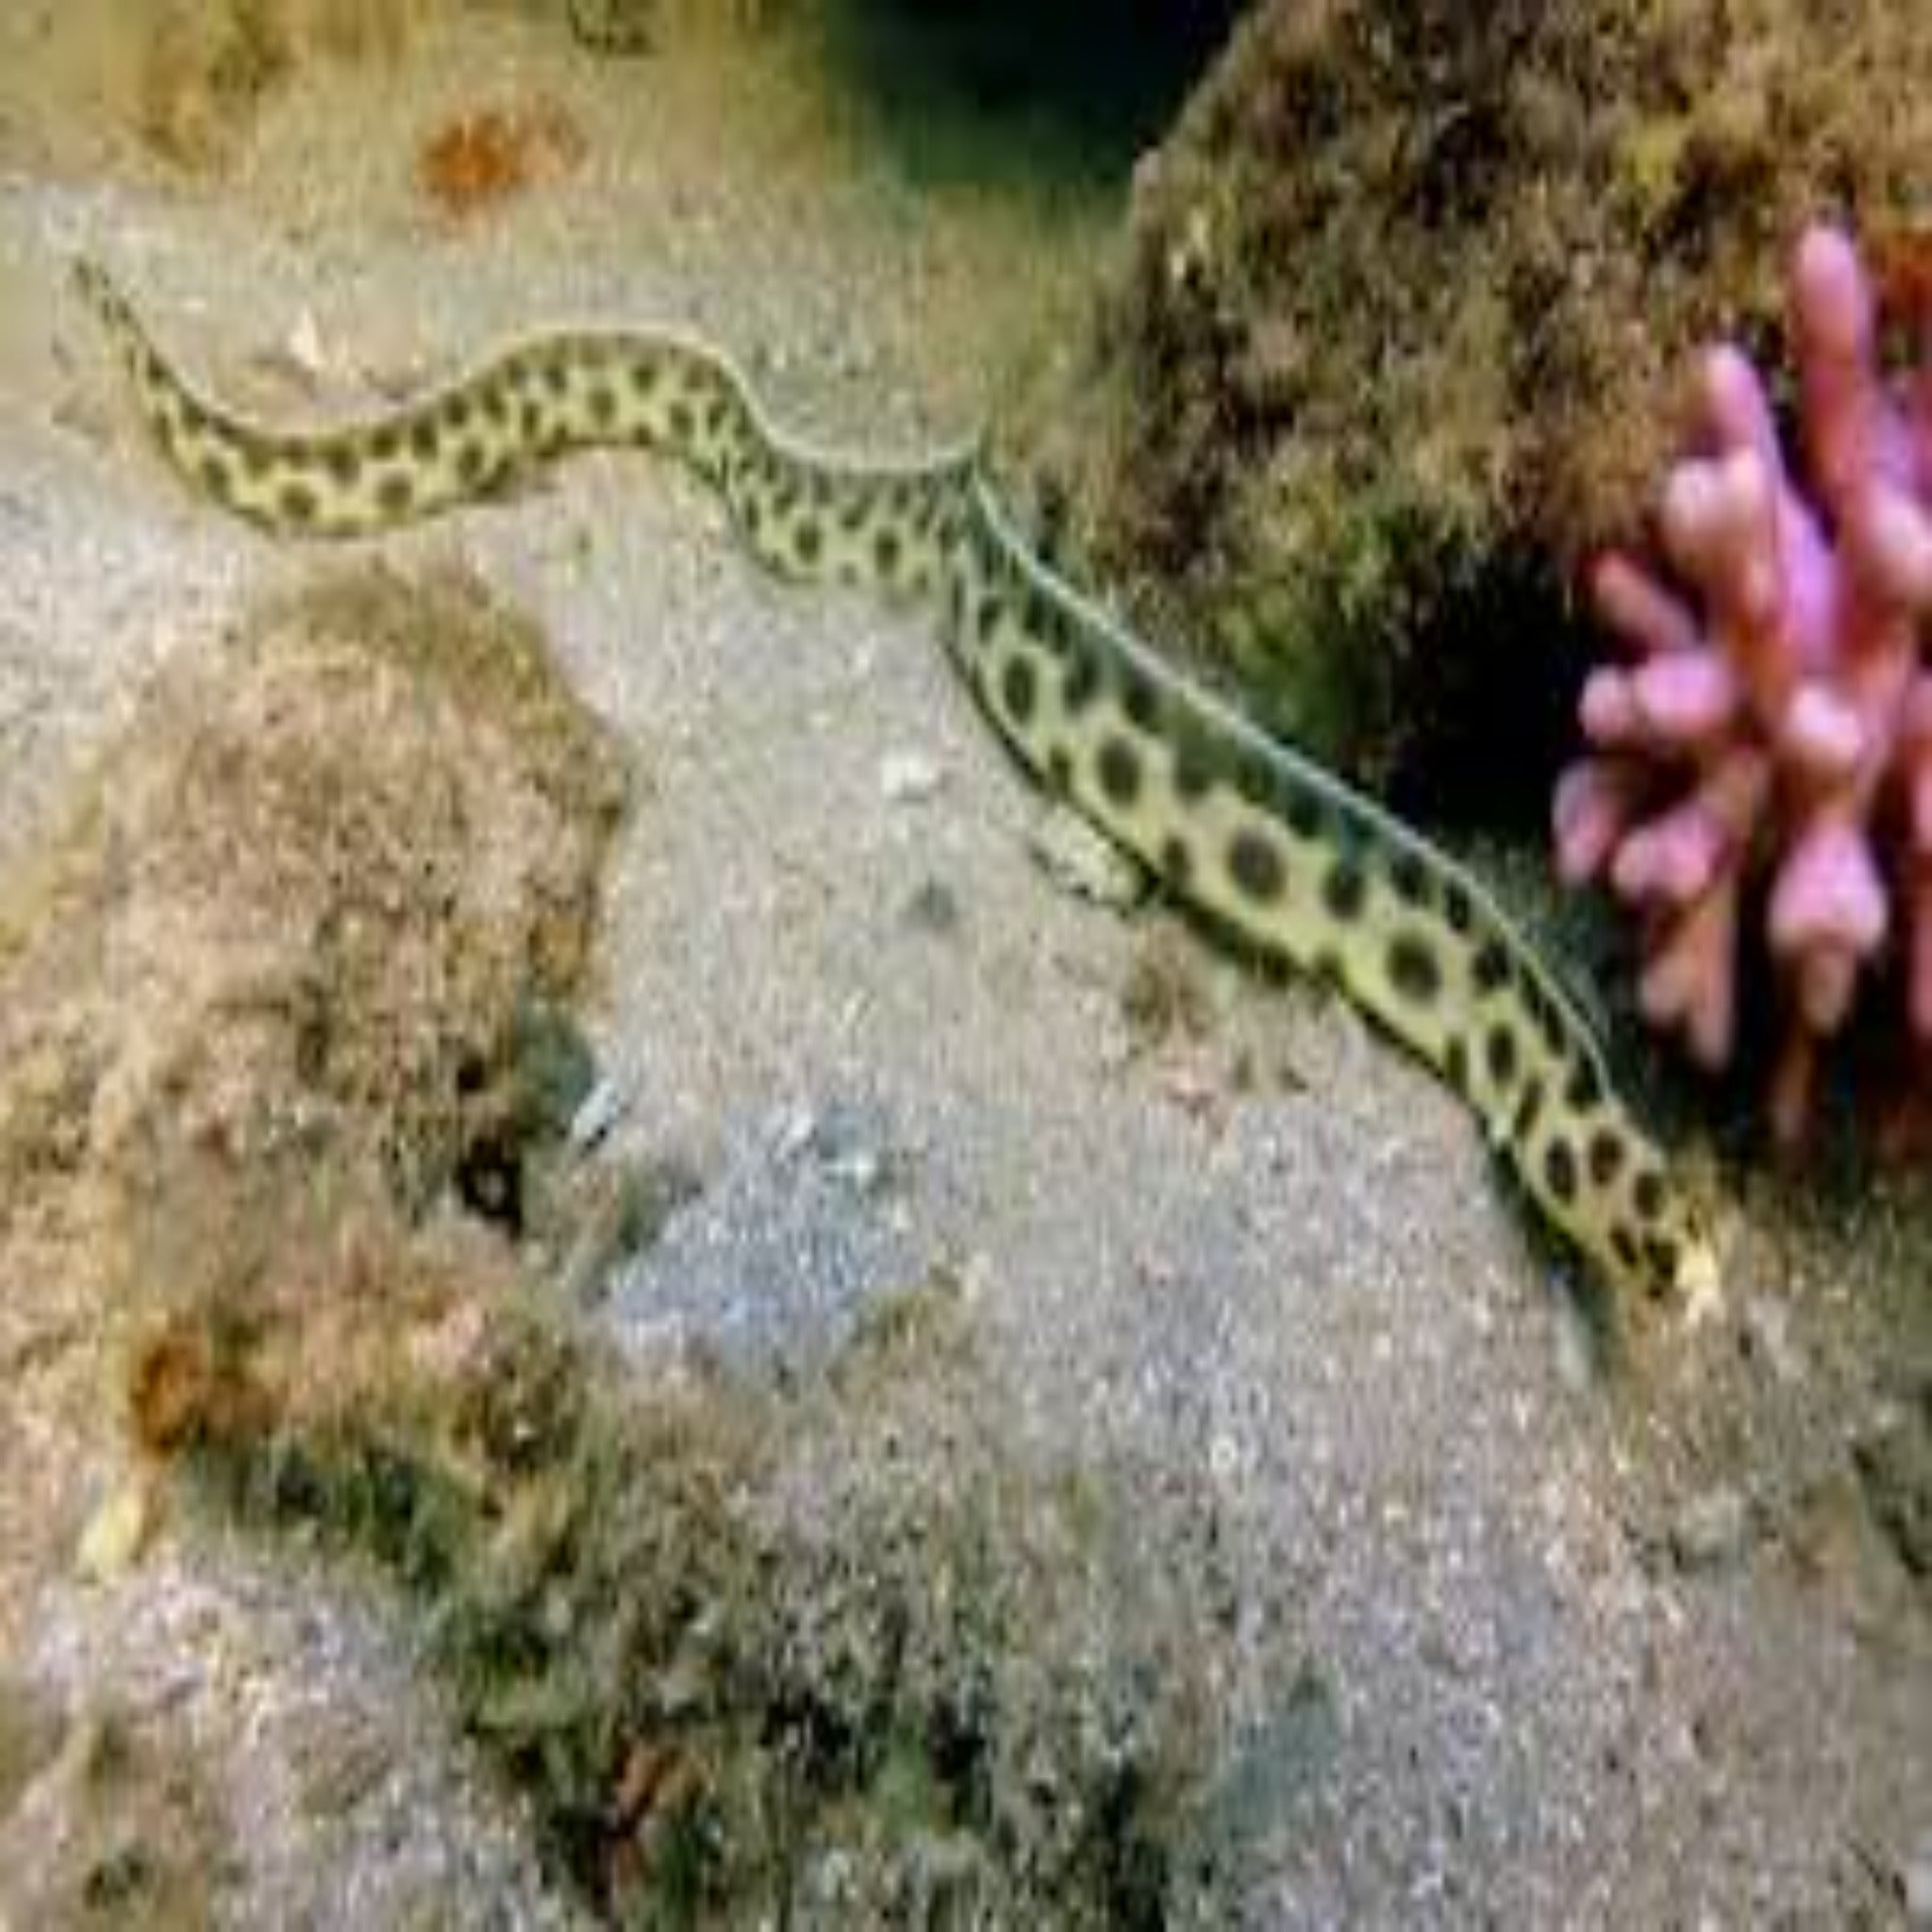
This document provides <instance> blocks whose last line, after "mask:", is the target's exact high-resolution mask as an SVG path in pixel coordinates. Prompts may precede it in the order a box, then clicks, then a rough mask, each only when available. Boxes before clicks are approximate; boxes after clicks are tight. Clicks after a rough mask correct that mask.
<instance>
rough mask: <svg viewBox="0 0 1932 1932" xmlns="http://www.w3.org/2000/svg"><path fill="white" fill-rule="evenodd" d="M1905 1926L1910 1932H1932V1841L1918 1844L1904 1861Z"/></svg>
mask: <svg viewBox="0 0 1932 1932" xmlns="http://www.w3.org/2000/svg"><path fill="white" fill-rule="evenodd" d="M1901 1875H1902V1877H1903V1878H1904V1880H1905V1893H1906V1924H1907V1925H1909V1926H1911V1928H1912V1932H1932V1840H1926V1841H1924V1842H1923V1843H1921V1844H1920V1846H1919V1848H1918V1850H1917V1851H1915V1852H1914V1853H1913V1854H1912V1856H1911V1857H1909V1858H1908V1859H1907V1861H1906V1868H1905V1871H1904V1873H1903V1874H1901Z"/></svg>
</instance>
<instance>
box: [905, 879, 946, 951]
mask: <svg viewBox="0 0 1932 1932" xmlns="http://www.w3.org/2000/svg"><path fill="white" fill-rule="evenodd" d="M906 923H907V924H908V925H910V926H916V927H917V928H918V929H919V930H920V931H921V932H929V933H934V934H937V935H939V936H940V937H941V938H944V937H946V936H947V935H949V934H952V933H956V932H958V930H959V895H958V893H957V892H955V891H953V889H952V887H950V886H949V885H947V884H946V883H945V881H944V880H943V879H927V880H925V881H924V883H923V884H922V885H921V886H920V888H919V890H918V891H916V892H914V893H913V894H912V896H911V898H909V899H908V900H907V902H906Z"/></svg>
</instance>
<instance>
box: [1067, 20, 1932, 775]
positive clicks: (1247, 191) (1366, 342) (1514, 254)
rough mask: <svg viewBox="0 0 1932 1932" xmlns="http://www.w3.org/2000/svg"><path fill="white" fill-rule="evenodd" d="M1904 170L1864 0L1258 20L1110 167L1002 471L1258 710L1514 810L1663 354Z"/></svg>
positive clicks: (1893, 225)
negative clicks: (1115, 177) (1098, 226)
mask: <svg viewBox="0 0 1932 1932" xmlns="http://www.w3.org/2000/svg"><path fill="white" fill-rule="evenodd" d="M1928 148H1932V33H1927V31H1926V30H1925V27H1924V23H1923V22H1922V21H1920V20H1919V19H1918V18H1917V9H1916V8H1911V7H1907V6H1901V5H1899V4H1898V0H1849V4H1847V5H1845V6H1842V7H1837V8H1814V7H1808V6H1805V5H1803V4H1800V0H1754V4H1750V5H1746V6H1743V7H1736V6H1721V5H1717V4H1713V0H1669V4H1664V5H1657V4H1653V0H1565V4H1562V5H1557V6H1548V7H1546V6H1541V5H1524V4H1516V5H1505V6H1500V7H1477V8H1471V7H1464V6H1460V5H1457V4H1455V0H1431V4H1424V5H1421V6H1415V5H1412V4H1409V0H1324V4H1309V0H1270V4H1266V5H1262V6H1260V7H1257V8H1256V9H1255V10H1254V11H1253V13H1252V14H1251V15H1250V16H1249V18H1248V19H1247V21H1246V22H1245V24H1244V25H1243V26H1242V27H1241V30H1240V31H1239V32H1238V33H1237V35H1236V36H1235V38H1234V40H1233V42H1232V43H1231V44H1230V45H1229V47H1228V49H1227V51H1226V52H1225V54H1224V57H1223V58H1222V59H1221V61H1220V63H1219V64H1218V66H1217V67H1216V68H1215V69H1214V71H1213V72H1212V73H1211V74H1210V75H1209V76H1208V79H1207V80H1206V81H1205V82H1204V83H1203V85H1202V86H1201V87H1200V89H1199V90H1198V92H1197V93H1196V94H1195V96H1194V98H1193V99H1192V101H1191V104H1190V106H1189V108H1187V110H1186V112H1185V113H1184V114H1183V116H1182V118H1181V120H1180V123H1179V125H1177V126H1176V127H1175V128H1174V132H1173V133H1172V135H1171V136H1170V137H1169V139H1168V140H1167V141H1166V142H1164V143H1163V144H1162V145H1161V147H1160V148H1159V149H1158V152H1156V153H1154V154H1152V155H1150V156H1149V157H1148V158H1146V159H1145V161H1144V162H1143V163H1142V165H1141V169H1140V171H1139V174H1138V176H1137V179H1136V183H1135V192H1134V197H1133V205H1132V213H1131V218H1130V223H1129V230H1128V235H1127V240H1126V243H1125V247H1124V253H1123V258H1122V260H1121V262H1120V265H1119V267H1118V270H1117V272H1116V273H1115V275H1113V277H1112V280H1111V283H1110V286H1109V287H1108V290H1107V291H1106V294H1105V297H1104V299H1103V301H1102V302H1101V304H1100V305H1099V308H1098V312H1097V316H1096V319H1095V323H1094V325H1093V327H1092V330H1091V337H1090V339H1089V340H1088V341H1087V342H1086V343H1085V344H1084V345H1083V347H1082V349H1081V350H1080V351H1079V352H1078V353H1077V354H1076V355H1075V356H1074V358H1071V359H1070V361H1069V363H1068V366H1066V367H1065V368H1064V369H1063V370H1062V371H1061V372H1060V375H1059V379H1058V382H1057V384H1056V387H1055V392H1054V394H1053V395H1052V397H1051V398H1050V399H1049V400H1048V401H1047V402H1046V404H1045V406H1044V407H1041V406H1040V405H1039V403H1038V402H1036V403H1035V405H1034V407H1033V410H1032V415H1033V420H1034V421H1035V423H1036V424H1041V425H1045V427H1044V428H1042V429H1039V430H1037V431H1036V432H1034V435H1033V445H1032V450H1031V452H1030V454H1031V456H1032V458H1033V459H1034V464H1035V467H1036V468H1037V469H1038V470H1040V471H1041V472H1042V473H1043V474H1044V475H1045V476H1046V477H1047V478H1048V480H1049V484H1050V486H1051V487H1052V488H1054V489H1055V490H1057V491H1059V492H1060V493H1063V494H1064V495H1065V496H1066V498H1067V499H1068V501H1069V503H1070V505H1071V508H1072V509H1073V512H1074V526H1075V530H1076V533H1077V534H1078V535H1079V536H1080V538H1081V539H1082V540H1083V541H1085V543H1086V544H1087V545H1088V546H1090V547H1091V550H1092V551H1093V553H1094V554H1095V557H1096V558H1097V561H1098V562H1099V564H1100V565H1101V567H1102V568H1103V569H1104V570H1105V571H1106V572H1107V573H1108V574H1109V575H1112V576H1113V577H1114V578H1116V579H1117V580H1119V581H1122V582H1123V583H1124V585H1125V587H1126V594H1127V596H1128V598H1129V600H1130V601H1131V602H1133V603H1134V604H1135V605H1136V606H1137V608H1138V611H1139V614H1141V616H1142V617H1143V618H1146V619H1148V620H1150V621H1152V620H1160V621H1162V622H1163V623H1164V625H1165V626H1166V627H1168V628H1170V629H1173V630H1175V631H1177V632H1179V633H1180V634H1182V635H1184V636H1186V637H1188V638H1191V639H1194V640H1197V641H1199V642H1200V643H1201V645H1202V646H1203V647H1204V648H1205V649H1206V650H1207V652H1208V655H1209V657H1210V658H1212V659H1214V660H1215V661H1217V662H1218V663H1220V664H1221V665H1222V666H1224V667H1226V668H1231V669H1232V670H1233V671H1234V672H1235V673H1236V674H1237V675H1239V677H1240V678H1241V681H1242V682H1243V684H1244V685H1245V686H1246V688H1247V690H1248V691H1249V693H1250V694H1251V695H1252V696H1253V697H1254V699H1255V700H1256V702H1257V703H1258V704H1259V705H1260V707H1261V708H1263V709H1264V710H1265V711H1266V712H1267V713H1268V714H1269V715H1270V716H1271V718H1272V719H1273V721H1274V723H1275V724H1278V725H1281V726H1283V727H1285V728H1287V729H1289V730H1290V731H1291V732H1292V733H1293V734H1295V735H1297V736H1300V737H1301V738H1303V739H1305V740H1307V741H1309V742H1310V743H1312V744H1313V745H1314V747H1315V748H1316V749H1317V750H1318V751H1320V752H1321V753H1323V754H1324V755H1325V756H1327V757H1329V758H1334V759H1335V760H1337V761H1338V762H1340V763H1341V765H1343V766H1344V767H1346V768H1348V769H1349V770H1350V771H1352V772H1353V773H1354V774H1357V776H1359V777H1361V778H1363V779H1365V780H1366V781H1368V782H1370V783H1372V784H1374V785H1377V786H1387V785H1389V784H1391V782H1393V783H1395V784H1397V785H1398V786H1400V785H1401V784H1403V783H1405V782H1407V783H1411V784H1413V783H1416V782H1419V781H1420V782H1422V783H1424V784H1426V785H1427V786H1428V788H1429V789H1430V790H1431V791H1432V792H1433V793H1434V794H1435V795H1437V796H1439V797H1440V795H1441V792H1442V791H1453V790H1456V789H1457V783H1458V781H1463V782H1465V783H1466V782H1468V781H1471V780H1474V781H1475V782H1476V783H1477V784H1478V785H1480V786H1482V787H1484V788H1490V787H1492V786H1493V785H1494V784H1496V783H1497V782H1498V781H1499V780H1500V781H1501V782H1504V783H1506V784H1508V785H1510V786H1511V788H1512V795H1513V797H1514V798H1515V799H1516V800H1517V801H1518V802H1520V803H1521V804H1522V805H1524V807H1525V808H1528V807H1529V806H1530V804H1531V802H1532V801H1534V802H1535V809H1536V810H1537V811H1538V813H1540V811H1541V797H1542V795H1543V792H1544V790H1545V786H1546V780H1547V776H1548V771H1549V765H1550V758H1549V756H1548V754H1549V752H1550V750H1551V739H1552V736H1553V734H1554V733H1556V732H1557V731H1558V730H1559V729H1561V728H1562V725H1563V720H1564V709H1565V707H1564V704H1563V697H1564V686H1565V682H1566V664H1565V656H1564V650H1563V644H1564V637H1565V627H1566V625H1568V624H1569V623H1570V622H1571V618H1570V615H1569V611H1568V599H1567V596H1566V585H1567V582H1568V579H1569V576H1570V574H1571V571H1572V569H1573V567H1574V563H1575V562H1576V560H1577V559H1578V558H1580V557H1581V556H1582V555H1583V554H1584V553H1585V552H1586V551H1588V550H1589V549H1590V548H1591V546H1593V545H1594V544H1596V543H1598V542H1600V541H1603V540H1604V539H1605V538H1606V537H1607V536H1608V535H1610V534H1613V533H1616V532H1619V531H1624V530H1627V529H1628V527H1629V526H1630V525H1631V524H1632V523H1633V522H1634V521H1635V520H1636V519H1637V518H1638V517H1639V516H1640V515H1641V509H1642V508H1643V505H1644V499H1645V491H1646V479H1647V478H1648V477H1649V476H1650V475H1652V474H1653V473H1654V471H1655V469H1656V466H1657V461H1658V459H1659V457H1660V455H1661V453H1662V451H1663V449H1664V447H1665V441H1666V436H1667V432H1668V431H1669V429H1670V427H1671V418H1672V406H1673V403H1674V398H1675V397H1676V396H1677V394H1678V393H1679V383H1680V376H1681V373H1682V370H1683V367H1684V363H1685V360H1686V358H1687V356H1688V354H1689V353H1690V351H1691V348H1692V347H1693V345H1694V344H1695V343H1697V342H1698V341H1702V340H1703V339H1705V338H1706V337H1707V336H1708V335H1711V334H1713V333H1714V332H1716V331H1718V330H1720V329H1723V330H1725V331H1727V332H1730V333H1736V332H1738V331H1740V330H1742V331H1743V332H1744V333H1745V334H1746V335H1747V337H1748V336H1749V335H1751V334H1753V333H1756V332H1757V331H1759V330H1762V329H1765V328H1768V327H1770V326H1772V325H1773V323H1774V317H1775V315H1776V313H1777V310H1778V307H1779V277H1780V274H1781V264H1782V261H1783V258H1784V255H1785V251H1786V247H1787V244H1788V242H1789V240H1790V236H1791V235H1792V234H1793V233H1794V232H1795V230H1796V228H1797V226H1798V225H1799V224H1800V222H1801V221H1802V220H1803V218H1804V217H1805V216H1807V214H1810V213H1812V212H1815V211H1817V210H1818V209H1819V208H1838V209H1840V211H1843V212H1845V213H1847V214H1849V215H1850V216H1851V217H1852V218H1853V219H1855V220H1856V221H1857V223H1858V224H1859V225H1861V226H1862V227H1863V228H1865V229H1866V230H1868V231H1870V232H1872V233H1874V234H1885V233H1887V232H1891V231H1896V230H1897V229H1899V227H1900V226H1901V225H1903V224H1906V223H1907V221H1908V219H1909V217H1910V216H1911V215H1912V214H1913V212H1914V204H1913V199H1912V197H1913V194H1914V192H1915V190H1914V184H1915V183H1917V184H1919V189H1918V192H1921V193H1923V184H1924V179H1925V173H1924V156H1925V154H1926V153H1927V151H1928ZM1473 741H1479V743H1478V750H1477V756H1476V757H1475V758H1473V759H1465V761H1464V762H1462V763H1461V764H1460V765H1458V764H1457V762H1456V760H1455V759H1454V758H1450V756H1449V755H1450V754H1451V753H1452V752H1453V751H1456V750H1464V751H1466V750H1467V748H1468V746H1469V745H1470V744H1471V743H1472V742H1473ZM1445 758H1448V759H1449V762H1447V763H1446V764H1445V763H1444V762H1442V760H1444V759H1445ZM1499 768H1507V769H1499Z"/></svg>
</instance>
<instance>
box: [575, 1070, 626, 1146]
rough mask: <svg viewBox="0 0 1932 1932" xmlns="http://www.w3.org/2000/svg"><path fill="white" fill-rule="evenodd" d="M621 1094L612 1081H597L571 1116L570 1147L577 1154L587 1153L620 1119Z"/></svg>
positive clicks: (623, 1102)
mask: <svg viewBox="0 0 1932 1932" xmlns="http://www.w3.org/2000/svg"><path fill="white" fill-rule="evenodd" d="M624 1113H625V1098H624V1093H623V1091H622V1090H621V1089H620V1088H619V1087H618V1085H617V1083H616V1081H614V1080H611V1079H608V1078H600V1079H599V1080H598V1081H597V1083H596V1085H595V1086H593V1087H592V1088H591V1091H589V1092H588V1093H587V1094H585V1095H584V1097H583V1100H582V1102H581V1103H580V1104H579V1106H578V1108H577V1110H576V1112H575V1113H574V1114H573V1115H572V1116H571V1122H570V1143H571V1145H572V1146H573V1147H575V1149H576V1150H577V1151H578V1152H579V1153H580V1154H588V1153H589V1152H590V1151H591V1148H593V1147H595V1146H597V1145H598V1144H599V1143H600V1142H601V1141H603V1140H604V1139H605V1138H606V1136H607V1135H608V1133H609V1132H610V1130H611V1128H612V1127H614V1126H615V1125H616V1124H618V1122H619V1121H621V1120H622V1119H623V1118H624Z"/></svg>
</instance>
